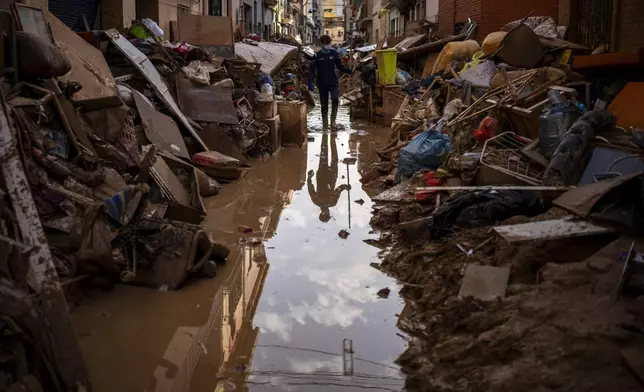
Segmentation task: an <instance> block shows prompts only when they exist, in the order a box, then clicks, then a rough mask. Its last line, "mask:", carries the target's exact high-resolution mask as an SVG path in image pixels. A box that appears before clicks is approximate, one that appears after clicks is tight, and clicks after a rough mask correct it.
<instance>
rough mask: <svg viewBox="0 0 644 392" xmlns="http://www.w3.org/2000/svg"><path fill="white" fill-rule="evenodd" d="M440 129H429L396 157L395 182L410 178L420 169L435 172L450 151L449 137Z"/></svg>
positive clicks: (437, 127)
mask: <svg viewBox="0 0 644 392" xmlns="http://www.w3.org/2000/svg"><path fill="white" fill-rule="evenodd" d="M441 128H442V127H441V126H436V127H434V128H431V129H429V130H427V131H425V132H423V133H421V134H420V135H418V136H416V137H415V138H413V139H412V141H411V142H410V143H409V144H408V145H406V146H405V147H404V148H403V149H402V150H401V151H400V156H399V157H398V171H397V173H396V181H397V182H400V181H401V180H402V179H404V178H409V177H412V176H413V175H414V174H415V173H416V172H417V171H419V170H422V169H431V170H436V169H438V168H439V167H440V166H441V165H442V164H443V161H445V158H447V155H448V154H449V153H450V151H452V143H451V141H450V139H449V136H447V135H445V134H444V133H442V132H441V131H440V129H441Z"/></svg>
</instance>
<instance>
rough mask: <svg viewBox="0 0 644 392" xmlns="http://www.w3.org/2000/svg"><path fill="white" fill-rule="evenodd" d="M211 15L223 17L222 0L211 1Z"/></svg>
mask: <svg viewBox="0 0 644 392" xmlns="http://www.w3.org/2000/svg"><path fill="white" fill-rule="evenodd" d="M209 5H210V10H209V13H210V15H217V16H222V13H221V11H222V9H221V0H211V1H210V3H209Z"/></svg>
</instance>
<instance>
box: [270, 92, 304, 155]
mask: <svg viewBox="0 0 644 392" xmlns="http://www.w3.org/2000/svg"><path fill="white" fill-rule="evenodd" d="M277 112H278V114H279V116H280V119H281V123H282V125H281V129H282V132H281V133H282V144H297V145H298V146H302V145H303V144H304V143H306V138H307V135H308V132H309V127H308V124H307V121H306V102H303V101H282V102H278V104H277Z"/></svg>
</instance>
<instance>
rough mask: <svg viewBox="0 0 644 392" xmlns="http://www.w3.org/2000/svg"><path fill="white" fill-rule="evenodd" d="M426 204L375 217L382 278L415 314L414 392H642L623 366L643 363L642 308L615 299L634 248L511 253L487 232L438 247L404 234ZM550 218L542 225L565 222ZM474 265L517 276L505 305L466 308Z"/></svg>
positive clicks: (591, 242) (614, 244)
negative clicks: (402, 226)
mask: <svg viewBox="0 0 644 392" xmlns="http://www.w3.org/2000/svg"><path fill="white" fill-rule="evenodd" d="M430 211H431V208H428V207H427V206H422V205H419V204H417V203H412V204H406V205H395V204H394V205H385V206H379V207H376V209H375V211H374V217H373V219H372V224H374V225H375V226H376V227H379V228H380V229H381V230H382V235H381V238H380V241H381V243H382V244H383V245H388V246H390V248H389V249H388V250H386V251H383V254H382V257H383V263H382V265H381V268H382V269H383V270H384V271H385V272H387V273H389V274H391V275H392V276H393V277H394V278H396V279H397V280H398V281H399V282H402V283H404V287H403V289H402V291H401V294H402V296H403V298H404V299H405V302H406V303H407V306H408V308H407V309H406V311H405V312H404V313H405V315H407V317H403V318H401V320H400V322H399V327H400V328H401V329H402V330H403V331H405V332H406V333H408V334H409V335H410V336H411V337H412V339H411V341H410V344H409V347H408V349H407V350H406V351H405V352H404V353H403V354H402V355H401V356H400V357H399V358H398V361H397V362H398V363H399V364H400V365H401V366H402V370H403V372H404V373H405V374H406V375H407V381H406V388H407V390H409V391H468V392H473V391H488V392H494V391H499V392H501V391H504V392H505V391H603V392H606V391H638V390H642V386H641V384H639V383H638V381H637V378H636V377H635V376H634V374H633V373H631V372H630V371H629V369H628V368H627V366H626V365H625V362H624V361H623V359H622V354H623V353H626V354H625V355H628V352H625V351H623V350H631V351H630V352H635V354H636V355H637V354H639V352H642V353H644V350H642V351H639V350H638V347H640V346H638V345H639V344H642V342H641V340H642V336H641V333H640V334H638V333H634V332H629V331H627V330H626V329H625V328H624V325H628V326H630V325H642V321H644V297H637V296H636V295H620V296H619V297H617V296H616V287H617V282H618V280H619V276H620V274H621V270H622V266H623V261H620V257H619V253H620V251H622V252H624V251H625V250H628V247H629V246H630V244H631V240H629V239H626V238H618V237H617V236H613V235H609V236H595V237H586V238H577V239H568V240H560V241H549V242H531V243H526V244H523V245H518V246H509V245H507V244H505V243H504V242H503V240H502V239H500V238H496V237H494V238H493V239H492V240H490V242H488V244H487V245H485V246H483V247H481V248H480V249H478V250H477V251H476V252H474V254H472V255H471V256H467V255H466V254H465V253H463V252H462V251H461V250H459V248H458V247H457V246H456V244H457V243H458V244H462V245H463V246H464V248H466V249H471V248H474V247H476V246H477V245H479V244H481V243H483V242H484V241H485V240H487V239H489V238H490V237H493V236H494V234H493V233H491V231H490V229H489V228H479V229H470V230H463V231H460V232H457V233H455V234H453V235H451V236H448V237H446V238H443V239H441V240H435V241H431V240H429V239H428V238H427V236H426V235H424V234H422V235H418V233H416V234H414V235H407V236H405V235H403V234H402V232H401V231H400V230H398V228H399V226H398V224H399V223H400V222H406V221H409V220H411V219H414V218H418V217H420V216H423V215H428V214H429V213H430ZM562 215H564V213H563V212H562V211H561V210H557V209H551V210H549V211H548V212H546V213H545V214H543V215H541V216H538V217H536V218H532V219H528V218H525V217H514V218H511V219H509V220H507V221H506V222H504V224H509V223H519V222H524V221H528V220H535V221H536V220H546V219H552V218H553V217H557V216H562ZM469 263H476V264H482V265H490V266H509V267H510V268H511V271H510V280H509V283H508V289H507V293H506V296H505V298H503V299H499V300H496V301H491V302H485V301H481V300H477V299H474V298H472V297H469V298H464V299H459V298H458V297H457V295H458V291H459V287H460V285H461V280H462V278H463V275H464V272H465V267H466V266H467V265H468V264H469Z"/></svg>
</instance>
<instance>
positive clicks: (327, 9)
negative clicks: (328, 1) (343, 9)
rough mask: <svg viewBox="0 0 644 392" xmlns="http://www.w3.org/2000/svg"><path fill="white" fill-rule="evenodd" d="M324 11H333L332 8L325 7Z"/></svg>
mask: <svg viewBox="0 0 644 392" xmlns="http://www.w3.org/2000/svg"><path fill="white" fill-rule="evenodd" d="M324 12H333V8H325V9H324Z"/></svg>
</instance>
